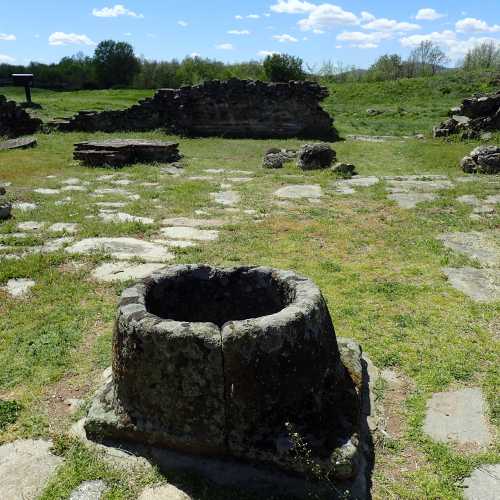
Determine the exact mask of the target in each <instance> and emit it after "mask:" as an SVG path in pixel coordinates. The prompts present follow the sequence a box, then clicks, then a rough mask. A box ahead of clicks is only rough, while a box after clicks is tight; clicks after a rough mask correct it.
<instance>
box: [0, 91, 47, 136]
mask: <svg viewBox="0 0 500 500" xmlns="http://www.w3.org/2000/svg"><path fill="white" fill-rule="evenodd" d="M41 124H42V121H41V120H38V119H37V118H32V117H31V116H30V115H29V114H28V113H26V111H24V109H23V108H21V106H19V105H17V104H16V103H15V102H14V101H7V98H6V97H5V96H3V95H0V137H2V136H6V137H18V136H20V135H29V134H34V133H35V132H37V131H38V130H39V128H40V126H41Z"/></svg>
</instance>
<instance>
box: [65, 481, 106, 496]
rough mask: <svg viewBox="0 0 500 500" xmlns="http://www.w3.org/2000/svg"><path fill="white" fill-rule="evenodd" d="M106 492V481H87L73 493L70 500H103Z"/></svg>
mask: <svg viewBox="0 0 500 500" xmlns="http://www.w3.org/2000/svg"><path fill="white" fill-rule="evenodd" d="M105 491H106V483H105V482H104V481H100V480H98V481H85V482H84V483H82V484H81V485H80V486H78V488H76V489H75V490H73V491H72V493H71V495H70V497H69V500H101V498H102V495H103V494H104V492H105Z"/></svg>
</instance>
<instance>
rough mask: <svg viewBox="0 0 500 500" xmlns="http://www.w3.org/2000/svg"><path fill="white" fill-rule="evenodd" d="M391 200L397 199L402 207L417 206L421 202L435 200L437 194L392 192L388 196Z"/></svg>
mask: <svg viewBox="0 0 500 500" xmlns="http://www.w3.org/2000/svg"><path fill="white" fill-rule="evenodd" d="M387 198H388V199H389V200H391V201H395V202H396V203H397V204H398V205H399V207H400V208H408V209H409V208H415V207H416V206H417V205H418V204H419V203H425V202H429V201H434V200H436V199H437V195H436V194H432V193H392V194H389V195H388V196H387Z"/></svg>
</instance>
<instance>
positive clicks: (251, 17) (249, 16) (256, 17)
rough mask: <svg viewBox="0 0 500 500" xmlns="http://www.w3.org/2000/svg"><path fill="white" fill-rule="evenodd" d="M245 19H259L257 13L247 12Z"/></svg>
mask: <svg viewBox="0 0 500 500" xmlns="http://www.w3.org/2000/svg"><path fill="white" fill-rule="evenodd" d="M247 19H260V16H259V14H249V15H248V16H247Z"/></svg>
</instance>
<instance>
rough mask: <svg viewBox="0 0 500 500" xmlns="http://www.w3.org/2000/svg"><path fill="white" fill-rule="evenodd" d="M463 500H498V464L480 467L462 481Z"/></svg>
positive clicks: (499, 475) (499, 478) (499, 471)
mask: <svg viewBox="0 0 500 500" xmlns="http://www.w3.org/2000/svg"><path fill="white" fill-rule="evenodd" d="M464 487H465V488H464V497H465V500H500V464H494V465H481V466H480V467H478V468H477V469H475V470H474V471H473V472H472V475H471V476H470V477H468V478H467V479H466V480H465V481H464Z"/></svg>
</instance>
